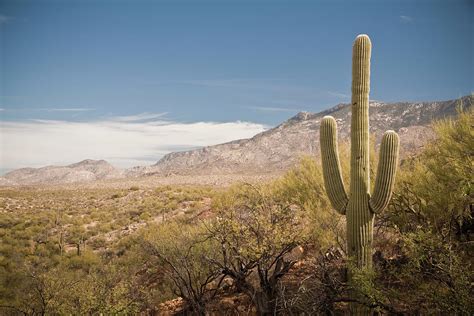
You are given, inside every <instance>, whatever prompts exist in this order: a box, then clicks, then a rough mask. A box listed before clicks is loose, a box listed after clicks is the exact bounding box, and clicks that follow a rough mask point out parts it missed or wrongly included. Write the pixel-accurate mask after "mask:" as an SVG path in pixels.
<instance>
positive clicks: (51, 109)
mask: <svg viewBox="0 0 474 316" xmlns="http://www.w3.org/2000/svg"><path fill="white" fill-rule="evenodd" d="M38 110H39V111H47V112H86V111H94V110H95V109H91V108H40V109H38Z"/></svg>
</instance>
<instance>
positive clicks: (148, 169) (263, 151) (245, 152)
mask: <svg viewBox="0 0 474 316" xmlns="http://www.w3.org/2000/svg"><path fill="white" fill-rule="evenodd" d="M473 101H474V98H473V96H472V95H470V96H465V97H463V98H460V99H456V100H449V101H437V102H396V103H385V102H378V101H371V102H370V104H369V106H370V111H369V113H370V132H371V133H372V134H373V135H374V137H375V143H376V146H377V145H378V143H379V142H380V139H381V135H382V134H383V132H384V131H386V130H389V129H391V130H395V131H396V132H397V133H399V135H400V142H401V155H402V157H403V156H407V155H411V154H413V153H416V152H417V151H419V150H420V148H421V147H423V146H424V145H425V144H426V143H427V142H429V141H430V140H432V139H433V138H434V132H433V130H432V128H431V126H430V123H431V122H432V121H433V120H438V119H442V118H445V117H452V116H455V115H456V113H457V112H456V111H457V108H458V107H459V105H461V104H462V106H463V108H469V107H471V106H472V104H473ZM325 115H331V116H333V117H334V118H335V119H336V121H337V123H338V133H339V140H340V141H348V140H349V139H350V120H351V111H350V104H339V105H336V106H334V107H332V108H330V109H328V110H326V111H322V112H320V113H308V112H300V113H298V114H297V115H296V116H294V117H292V118H290V119H288V120H287V121H285V122H283V123H282V124H280V125H278V126H276V127H274V128H271V129H269V130H267V131H265V132H262V133H259V134H257V135H255V136H254V137H252V138H249V139H240V140H235V141H231V142H228V143H224V144H218V145H213V146H207V147H203V148H199V149H195V150H189V151H181V152H173V153H169V154H167V155H165V156H164V157H163V158H161V159H160V160H159V161H158V162H157V163H156V164H154V165H152V166H138V167H133V168H130V169H126V170H120V169H117V168H115V167H113V166H112V165H111V164H109V163H108V162H106V161H104V160H84V161H81V162H79V163H75V164H71V165H68V166H48V167H43V168H22V169H18V170H14V171H12V172H9V173H7V174H6V175H5V176H3V177H0V185H35V184H44V183H48V184H58V183H74V182H85V181H95V180H104V179H117V178H130V177H142V176H170V175H219V174H243V173H245V174H255V173H258V174H260V173H273V172H282V171H284V170H286V169H288V168H290V167H292V166H293V165H295V164H296V163H297V162H298V160H299V159H300V157H301V156H303V155H313V156H319V125H320V122H321V119H322V118H323V117H324V116H325Z"/></svg>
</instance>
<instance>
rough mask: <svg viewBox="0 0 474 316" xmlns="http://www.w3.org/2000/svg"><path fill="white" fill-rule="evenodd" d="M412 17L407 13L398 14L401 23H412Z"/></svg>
mask: <svg viewBox="0 0 474 316" xmlns="http://www.w3.org/2000/svg"><path fill="white" fill-rule="evenodd" d="M413 21H414V19H413V18H412V17H411V16H408V15H400V22H402V23H412V22H413Z"/></svg>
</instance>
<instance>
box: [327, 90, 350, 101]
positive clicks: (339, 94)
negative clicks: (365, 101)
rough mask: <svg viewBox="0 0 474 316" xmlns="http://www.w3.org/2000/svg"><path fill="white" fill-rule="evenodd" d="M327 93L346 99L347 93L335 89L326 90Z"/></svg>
mask: <svg viewBox="0 0 474 316" xmlns="http://www.w3.org/2000/svg"><path fill="white" fill-rule="evenodd" d="M328 94H329V95H330V96H333V97H337V98H341V99H348V98H349V95H348V94H345V93H341V92H335V91H328Z"/></svg>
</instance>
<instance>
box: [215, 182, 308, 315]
mask: <svg viewBox="0 0 474 316" xmlns="http://www.w3.org/2000/svg"><path fill="white" fill-rule="evenodd" d="M215 207H217V208H218V213H217V217H216V219H215V220H214V221H213V222H212V224H211V225H210V226H209V227H208V238H210V239H213V240H216V241H217V243H218V245H219V256H218V257H217V259H214V260H211V263H213V264H214V265H215V266H216V267H218V268H219V270H221V271H222V273H223V274H224V275H225V276H228V277H231V278H232V279H233V280H234V282H235V287H236V289H237V290H238V291H242V292H244V293H246V294H247V295H248V296H249V297H250V298H251V299H252V301H253V302H254V304H255V306H256V308H257V311H258V313H260V314H273V313H274V312H275V310H276V305H277V304H276V303H277V299H278V294H279V292H278V286H279V284H280V280H281V278H282V277H283V276H285V275H286V274H287V273H288V272H289V271H290V269H291V268H292V267H293V265H294V264H295V263H296V261H297V258H295V257H293V256H291V255H290V253H291V251H292V250H293V249H295V248H296V247H297V246H298V245H301V244H303V243H304V242H305V235H306V234H305V226H304V225H302V223H303V219H302V216H303V214H304V213H303V212H301V210H300V209H299V208H297V207H294V206H292V205H290V204H289V203H284V202H281V201H278V200H275V199H273V198H272V195H271V190H268V188H266V187H256V186H253V185H248V184H244V185H238V186H234V187H232V188H231V189H230V190H228V191H227V192H225V193H223V194H222V195H221V196H220V197H218V198H217V199H216V202H215ZM255 279H256V280H257V281H256V282H255V281H254V280H255Z"/></svg>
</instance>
